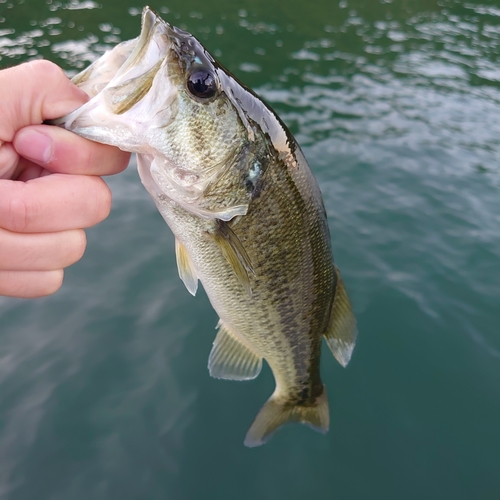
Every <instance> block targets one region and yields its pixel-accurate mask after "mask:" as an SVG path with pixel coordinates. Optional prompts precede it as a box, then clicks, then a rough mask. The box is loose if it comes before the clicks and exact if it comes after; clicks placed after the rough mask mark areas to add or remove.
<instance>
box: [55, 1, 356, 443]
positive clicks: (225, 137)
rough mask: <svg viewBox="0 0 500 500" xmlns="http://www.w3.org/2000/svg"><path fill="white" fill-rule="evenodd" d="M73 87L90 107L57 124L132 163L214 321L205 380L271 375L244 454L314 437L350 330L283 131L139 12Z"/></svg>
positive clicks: (233, 83)
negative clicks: (275, 436)
mask: <svg viewBox="0 0 500 500" xmlns="http://www.w3.org/2000/svg"><path fill="white" fill-rule="evenodd" d="M74 81H75V83H76V84H77V85H79V86H80V87H81V88H83V89H84V90H85V91H86V92H87V93H88V94H89V95H90V96H91V97H92V99H91V100H90V101H89V102H88V103H87V104H85V105H84V106H82V107H81V108H79V109H77V110H76V111H74V112H73V113H70V114H69V115H67V116H66V117H64V118H62V119H61V120H60V121H59V124H60V125H61V124H62V125H63V126H64V127H65V128H67V129H68V130H71V131H73V132H75V133H77V134H79V135H81V136H83V137H86V138H88V139H91V140H93V141H98V142H102V143H106V144H111V145H114V146H118V147H119V148H121V149H123V150H126V151H131V152H135V153H137V159H138V168H139V174H140V177H141V180H142V182H143V184H144V186H145V187H146V189H147V190H148V191H149V193H150V195H151V196H152V198H153V200H154V202H155V203H156V206H157V207H158V210H159V211H160V213H161V214H162V216H163V218H164V219H165V221H166V222H167V224H168V225H169V226H170V228H171V230H172V231H173V233H174V235H175V237H176V256H177V265H178V270H179V275H180V277H181V279H182V280H183V281H184V283H185V285H186V287H187V289H188V290H189V292H191V293H192V294H193V295H194V294H195V293H196V290H197V285H198V280H199V281H201V283H202V284H203V286H204V288H205V290H206V293H207V295H208V297H209V299H210V302H211V304H212V306H213V307H214V309H215V310H216V311H217V313H218V315H219V317H220V321H219V324H218V333H217V335H216V338H215V341H214V344H213V348H212V351H211V353H210V356H209V362H208V368H209V371H210V374H211V375H212V376H213V377H217V378H223V379H231V380H248V379H253V378H255V377H257V375H258V374H259V372H260V371H261V367H262V360H263V359H265V360H266V361H267V363H268V364H269V366H270V367H271V370H272V372H273V374H274V378H275V381H276V389H275V391H274V393H273V394H272V396H271V398H270V399H269V400H268V401H267V403H265V405H264V406H263V408H262V409H261V410H260V412H259V413H258V415H257V417H256V418H255V421H254V423H253V424H252V426H251V427H250V430H249V431H248V433H247V436H246V439H245V444H246V445H247V446H258V445H261V444H263V443H264V442H266V441H267V440H268V439H269V437H270V436H271V434H272V433H273V432H274V431H275V430H276V429H277V428H278V427H280V426H281V425H283V424H285V423H286V422H301V423H304V424H307V425H309V426H311V427H312V428H313V429H315V430H318V431H320V432H326V431H327V430H328V428H329V420H330V418H329V408H328V400H327V393H326V389H325V386H324V385H323V383H322V381H321V377H320V351H321V341H322V337H325V339H326V343H327V345H328V347H329V348H330V349H331V351H332V353H333V355H334V356H335V357H336V359H337V360H338V361H339V363H340V364H341V365H342V366H346V365H347V363H348V362H349V360H350V357H351V353H352V350H353V348H354V343H355V339H356V334H357V330H356V321H355V318H354V315H353V313H352V310H351V305H350V303H349V299H348V297H347V294H346V292H345V289H344V286H343V284H342V280H341V278H340V274H339V271H338V269H337V268H336V266H335V265H334V263H333V258H332V251H331V246H330V233H329V230H328V224H327V219H326V212H325V208H324V206H323V201H322V198H321V193H320V190H319V188H318V185H317V183H316V180H315V179H314V177H313V175H312V173H311V171H310V169H309V167H308V165H307V162H306V160H305V158H304V156H303V154H302V152H301V150H300V148H299V146H298V145H297V143H296V141H295V139H294V138H293V137H292V135H291V134H290V132H289V131H288V130H287V128H286V127H285V125H284V124H283V123H282V122H281V120H280V119H279V118H278V117H277V115H276V114H275V113H274V112H273V111H272V109H271V108H270V107H269V106H267V105H266V104H265V103H264V102H263V101H262V100H261V99H259V97H257V95H256V94H254V93H253V92H252V91H251V90H250V89H248V88H246V87H245V86H244V85H243V84H241V83H240V82H239V81H238V80H237V79H236V78H235V77H234V76H233V75H232V74H231V73H230V72H229V71H227V70H226V69H225V68H224V67H223V66H222V65H221V64H220V63H219V62H217V61H216V60H215V59H214V58H213V57H212V56H211V55H210V54H209V53H208V52H207V51H206V50H205V49H204V47H203V46H202V45H201V43H200V42H199V41H198V40H196V38H194V37H193V36H192V35H190V34H189V33H187V32H185V31H182V30H180V29H178V28H175V27H173V26H171V25H169V24H168V23H166V22H164V21H163V20H162V19H161V18H160V17H159V16H158V15H157V14H156V13H155V12H153V11H152V10H150V9H149V8H147V7H146V8H145V9H144V12H143V16H142V31H141V34H140V36H139V37H138V38H136V39H134V40H130V41H127V42H123V43H121V44H119V45H118V46H116V47H115V48H114V49H113V50H111V51H109V52H107V53H106V54H104V55H103V56H102V57H101V58H100V59H98V60H97V61H96V62H95V63H93V64H92V65H91V66H90V67H89V68H87V69H86V70H84V71H83V72H82V73H80V74H79V75H77V76H76V77H75V78H74Z"/></svg>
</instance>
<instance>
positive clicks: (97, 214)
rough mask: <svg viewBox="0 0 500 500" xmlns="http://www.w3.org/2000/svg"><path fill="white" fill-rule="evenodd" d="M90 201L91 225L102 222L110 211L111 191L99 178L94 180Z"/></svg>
mask: <svg viewBox="0 0 500 500" xmlns="http://www.w3.org/2000/svg"><path fill="white" fill-rule="evenodd" d="M96 181H97V182H96V183H95V186H94V192H93V200H92V210H91V214H92V223H93V224H97V223H99V222H102V221H103V220H104V219H106V217H107V216H108V215H109V213H110V211H111V201H112V200H111V190H110V189H109V187H108V185H107V184H106V183H105V182H104V181H103V180H102V179H101V178H99V177H97V178H96Z"/></svg>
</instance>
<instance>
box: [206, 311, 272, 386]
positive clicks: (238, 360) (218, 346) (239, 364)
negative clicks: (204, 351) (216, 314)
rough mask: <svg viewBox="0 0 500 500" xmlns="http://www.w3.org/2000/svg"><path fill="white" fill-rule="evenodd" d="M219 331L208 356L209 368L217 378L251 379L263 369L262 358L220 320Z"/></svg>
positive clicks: (211, 373)
mask: <svg viewBox="0 0 500 500" xmlns="http://www.w3.org/2000/svg"><path fill="white" fill-rule="evenodd" d="M217 326H218V327H219V331H218V332H217V336H216V337H215V340H214V345H213V347H212V351H211V352H210V356H209V358H208V370H209V372H210V375H211V376H212V377H215V378H225V379H229V380H250V379H252V378H255V377H256V376H257V375H258V374H259V373H260V370H261V369H262V358H261V357H259V356H257V354H255V353H254V352H252V351H251V350H250V349H249V348H248V347H247V346H245V345H243V344H242V343H241V341H240V340H238V339H237V338H236V337H235V335H234V334H233V333H231V331H230V330H229V329H228V328H227V327H226V326H225V325H224V323H222V322H221V321H219V324H218V325H217Z"/></svg>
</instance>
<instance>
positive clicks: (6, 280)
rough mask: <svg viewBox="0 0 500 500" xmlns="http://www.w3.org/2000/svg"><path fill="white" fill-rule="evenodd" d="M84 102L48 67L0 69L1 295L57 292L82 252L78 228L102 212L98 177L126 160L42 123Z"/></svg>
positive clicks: (106, 202)
mask: <svg viewBox="0 0 500 500" xmlns="http://www.w3.org/2000/svg"><path fill="white" fill-rule="evenodd" d="M87 100H88V97H87V95H86V94H85V93H84V92H82V91H81V90H80V89H78V88H77V87H76V86H75V85H73V84H72V83H71V82H70V81H69V80H68V78H67V77H66V76H65V75H64V73H63V72H62V70H61V69H60V68H59V67H58V66H56V65H55V64H53V63H50V62H48V61H33V62H30V63H26V64H21V65H19V66H16V67H13V68H9V69H6V70H2V71H0V117H1V118H0V295H5V296H10V297H23V298H34V297H42V296H45V295H50V294H52V293H54V292H56V291H57V290H58V289H59V288H60V287H61V285H62V281H63V275H64V269H65V268H66V267H68V266H70V265H72V264H74V263H75V262H76V261H78V260H79V259H80V258H81V257H82V255H83V253H84V251H85V246H86V237H85V232H84V228H88V227H91V226H93V225H95V224H97V223H99V222H101V221H102V220H103V219H105V218H106V217H107V216H108V214H109V211H110V209H111V193H110V190H109V188H108V187H107V185H106V183H105V182H104V181H103V180H102V179H101V177H100V176H103V175H111V174H116V173H119V172H121V171H122V170H124V169H125V168H126V167H127V164H128V160H129V158H130V154H128V153H125V152H123V151H120V150H119V149H116V148H114V147H111V146H105V145H102V144H97V143H94V142H91V141H88V140H86V139H83V138H81V137H78V136H77V135H75V134H73V133H71V132H68V131H66V130H63V129H61V128H58V127H53V126H49V125H42V122H43V121H44V120H48V119H53V118H59V117H60V116H64V115H66V114H67V113H69V112H71V111H73V110H74V109H76V108H77V107H79V106H81V105H82V104H84V103H85V102H86V101H87Z"/></svg>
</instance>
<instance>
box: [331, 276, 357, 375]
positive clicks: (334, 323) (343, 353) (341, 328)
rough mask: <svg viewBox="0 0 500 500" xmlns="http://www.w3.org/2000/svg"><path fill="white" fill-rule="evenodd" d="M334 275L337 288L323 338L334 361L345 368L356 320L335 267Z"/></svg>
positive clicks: (354, 332)
mask: <svg viewBox="0 0 500 500" xmlns="http://www.w3.org/2000/svg"><path fill="white" fill-rule="evenodd" d="M335 274H336V275H337V287H336V289H335V297H334V299H333V305H332V311H331V313H330V324H329V325H328V328H327V330H326V332H325V333H324V336H325V339H326V343H327V344H328V347H329V348H330V350H331V351H332V354H333V355H334V356H335V359H336V360H337V361H338V362H339V363H340V364H341V365H342V366H344V367H346V366H347V363H349V360H350V359H351V355H352V351H353V349H354V344H355V343H356V336H357V335H358V329H357V327H356V318H355V317H354V313H353V312H352V308H351V303H350V302H349V297H347V293H346V291H345V288H344V283H343V282H342V278H341V277H340V272H339V270H338V268H337V266H335Z"/></svg>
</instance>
